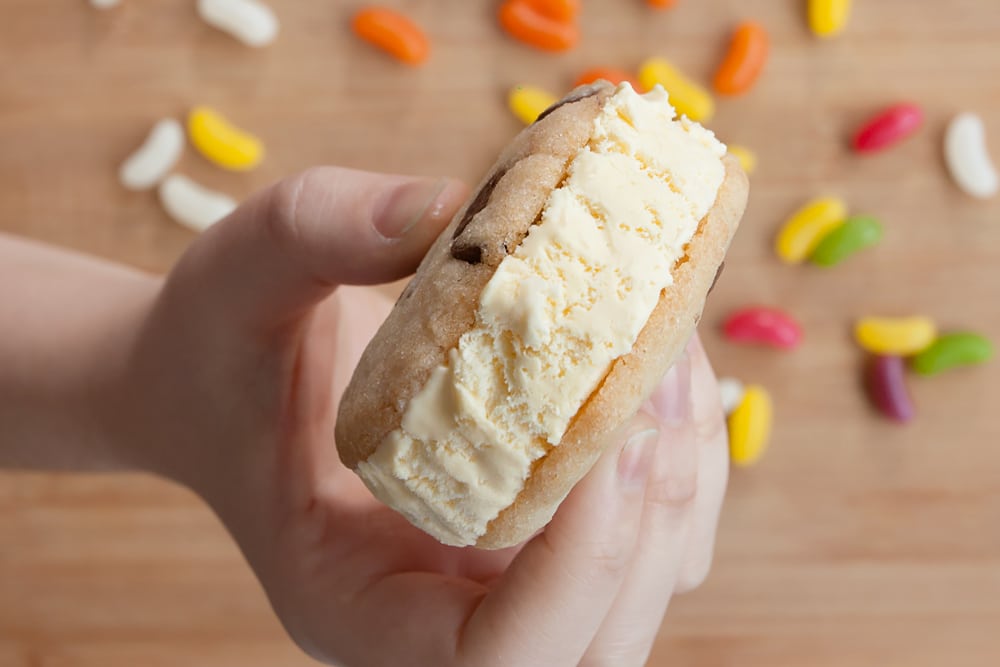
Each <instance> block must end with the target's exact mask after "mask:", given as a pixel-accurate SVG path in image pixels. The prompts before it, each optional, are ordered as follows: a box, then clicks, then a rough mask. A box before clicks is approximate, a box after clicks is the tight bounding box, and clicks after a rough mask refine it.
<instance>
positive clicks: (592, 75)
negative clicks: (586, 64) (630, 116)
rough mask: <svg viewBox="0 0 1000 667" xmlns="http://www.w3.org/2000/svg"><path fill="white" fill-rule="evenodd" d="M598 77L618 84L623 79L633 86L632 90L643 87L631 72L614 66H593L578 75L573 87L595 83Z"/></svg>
mask: <svg viewBox="0 0 1000 667" xmlns="http://www.w3.org/2000/svg"><path fill="white" fill-rule="evenodd" d="M598 79H604V80H605V81H608V82H610V83H613V84H615V85H616V86H617V85H618V84H619V83H621V82H622V81H625V82H627V83H628V84H629V85H630V86H632V90H641V88H642V86H640V85H639V81H638V80H636V79H635V78H634V77H633V76H632V75H631V74H629V73H628V72H626V71H625V70H623V69H616V68H614V67H591V68H590V69H588V70H587V71H585V72H583V73H582V74H580V76H579V77H577V79H576V82H575V83H574V84H573V87H574V88H576V87H577V86H583V85H586V84H588V83H593V82H595V81H597V80H598Z"/></svg>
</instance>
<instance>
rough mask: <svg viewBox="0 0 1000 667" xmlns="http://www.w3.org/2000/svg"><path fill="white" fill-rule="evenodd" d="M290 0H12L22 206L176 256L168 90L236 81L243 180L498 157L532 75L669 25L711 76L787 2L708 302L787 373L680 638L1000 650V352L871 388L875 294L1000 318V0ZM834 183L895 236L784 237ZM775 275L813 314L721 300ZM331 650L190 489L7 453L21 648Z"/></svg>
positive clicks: (675, 639) (179, 110) (226, 87)
mask: <svg viewBox="0 0 1000 667" xmlns="http://www.w3.org/2000/svg"><path fill="white" fill-rule="evenodd" d="M270 4H271V6H272V8H273V9H274V11H275V13H276V15H277V17H278V19H279V21H280V25H281V28H280V33H279V35H278V37H277V40H276V41H275V42H274V43H273V44H271V45H270V46H268V47H266V48H261V49H253V48H249V47H247V46H245V45H243V44H241V43H240V42H238V41H236V40H234V39H233V38H232V37H230V36H228V35H226V34H224V33H222V32H220V31H218V30H216V29H214V28H212V27H210V26H208V25H207V24H205V23H204V22H203V21H201V20H200V19H199V17H198V15H197V13H196V11H195V2H194V0H123V2H122V3H121V5H120V6H118V7H116V8H114V9H111V10H107V11H100V10H97V9H94V8H93V7H91V5H90V4H89V3H88V2H86V1H85V0H0V231H2V232H8V233H12V234H17V235H23V236H27V237H31V238H34V239H38V240H41V241H45V242H49V243H53V244H57V245H60V246H65V247H69V248H74V249H77V250H80V251H83V252H87V253H92V254H95V255H98V256H101V257H105V258H108V259H112V260H116V261H120V262H124V263H127V264H130V265H133V266H136V267H139V268H142V269H145V270H149V271H152V272H158V273H159V272H165V271H167V270H169V268H170V266H171V265H172V264H173V263H174V261H176V259H177V258H178V257H179V256H180V254H181V253H182V252H183V251H184V249H185V247H186V246H187V245H188V244H189V243H190V242H191V241H192V240H193V238H194V235H193V233H192V232H190V231H188V230H187V229H185V228H183V227H181V226H179V225H177V224H176V223H174V222H172V221H170V219H169V218H168V217H167V216H166V214H165V213H164V212H163V210H162V209H161V207H160V205H159V202H158V201H157V198H156V195H155V193H154V192H144V193H135V192H129V191H127V190H125V189H124V188H123V187H122V186H121V185H120V184H119V182H118V179H117V169H118V166H119V165H120V163H121V161H122V160H123V159H124V158H125V157H126V156H127V155H128V154H129V153H130V152H131V151H133V150H134V149H135V148H136V147H137V146H138V145H139V144H140V143H141V142H142V140H143V138H144V137H145V136H146V133H147V132H148V130H149V128H150V127H151V126H152V124H153V123H154V122H155V121H156V120H157V119H159V118H162V117H175V118H178V119H183V117H184V115H185V114H186V112H187V111H188V110H189V109H190V108H191V107H192V106H194V105H199V104H207V105H210V106H212V107H215V108H216V109H218V110H219V111H221V112H222V113H224V114H225V115H226V116H227V117H228V118H229V119H230V120H232V121H233V122H234V123H236V124H237V125H239V126H241V127H243V128H245V129H247V130H249V131H251V132H253V133H254V134H256V135H257V136H258V137H260V138H261V140H262V141H263V142H264V144H265V145H266V147H267V156H266V159H265V160H264V162H263V164H262V165H261V166H260V167H259V168H258V169H256V170H254V171H252V172H250V173H246V174H234V173H227V172H223V171H221V170H219V169H218V168H216V167H215V166H213V165H212V164H210V163H209V162H207V161H206V160H205V159H203V158H202V157H200V156H199V155H198V154H197V153H196V152H195V151H194V150H192V149H191V148H190V147H188V148H186V149H185V155H184V157H183V159H182V161H181V162H180V164H179V165H178V167H177V170H178V171H180V172H182V173H184V174H187V175H189V176H191V177H192V178H194V179H195V180H196V181H198V182H200V183H203V184H205V185H207V186H209V187H212V188H214V189H217V190H219V191H222V192H226V193H228V194H229V195H230V196H232V197H234V198H236V199H240V198H242V197H245V196H246V195H248V194H249V193H251V192H252V191H254V190H255V189H257V188H260V187H262V186H264V185H266V184H268V183H270V182H272V181H275V180H277V179H279V178H281V177H282V176H284V175H288V174H291V173H293V172H295V171H297V170H301V169H303V168H306V167H308V166H310V165H315V164H341V165H348V166H351V167H357V168H362V169H370V170H378V171H394V172H405V173H414V174H423V175H439V174H448V175H453V176H457V177H461V178H463V179H465V180H466V181H468V182H470V183H475V182H476V181H478V180H479V178H480V177H481V176H482V174H483V172H484V170H485V169H486V168H487V167H488V166H489V165H490V164H491V163H492V161H493V159H494V157H495V155H496V153H497V152H498V150H499V149H500V148H501V147H502V146H503V145H504V144H505V143H506V142H507V141H508V140H509V139H510V138H511V137H512V136H513V135H514V134H515V133H516V132H517V131H518V129H519V128H520V127H521V124H520V122H519V121H518V120H517V119H516V118H514V116H512V115H511V114H510V112H509V111H508V109H507V107H506V101H505V100H506V95H507V91H508V90H509V89H510V88H511V87H512V86H514V85H517V84H532V85H538V86H541V87H543V88H546V89H548V90H550V91H552V92H553V93H555V94H557V95H558V94H562V93H563V92H565V91H566V90H568V89H569V88H570V87H571V85H572V82H573V81H574V80H575V79H576V77H577V75H578V74H579V73H580V72H581V71H583V70H584V69H586V68H588V67H591V66H595V65H603V66H614V67H620V68H624V69H627V70H631V71H634V70H635V68H636V67H637V66H638V64H639V63H640V62H641V61H643V60H644V59H646V58H647V57H649V56H654V55H659V56H664V57H667V58H669V59H670V60H671V61H673V62H674V63H675V64H677V65H678V66H679V67H680V68H681V69H683V70H684V71H685V72H686V73H687V74H689V75H690V76H691V77H692V78H694V79H696V80H698V81H701V82H703V83H706V84H707V83H708V82H709V81H710V80H711V76H712V73H713V72H714V70H715V67H716V66H717V65H718V63H719V61H720V59H721V58H722V56H723V54H724V53H725V50H726V47H727V44H728V41H729V38H730V34H731V32H732V29H733V27H734V26H735V25H736V24H737V23H738V22H739V21H741V20H744V19H754V20H757V21H759V22H761V23H762V24H763V25H764V26H765V27H766V28H767V30H768V31H769V32H770V35H771V39H772V49H771V57H770V60H769V62H768V63H767V66H766V69H765V71H764V74H763V76H762V78H761V79H760V81H759V82H758V84H757V85H756V86H755V87H754V89H753V90H752V91H751V92H750V93H749V94H747V95H745V96H742V97H739V98H734V99H720V100H717V101H718V111H717V113H716V116H715V118H714V119H713V120H712V121H711V122H710V123H709V125H710V127H712V129H714V130H715V131H716V132H717V133H718V135H719V136H720V138H721V139H722V140H723V141H727V142H732V143H738V144H742V145H746V146H749V147H751V148H752V149H754V151H755V152H756V153H757V155H758V158H759V164H758V167H757V169H756V171H755V172H754V174H753V176H752V178H751V196H750V205H749V209H748V211H747V215H746V217H745V219H744V223H743V226H742V228H741V230H740V232H739V234H738V235H737V238H736V241H735V243H734V246H733V248H732V250H731V252H730V255H729V258H728V260H727V268H726V271H725V273H724V275H723V277H722V279H721V280H720V282H719V285H718V287H717V288H716V290H715V291H714V293H713V295H712V298H711V300H710V303H709V306H708V309H707V311H706V314H705V317H704V319H703V322H702V327H701V333H702V336H703V338H704V340H705V344H706V346H707V347H708V348H709V351H710V353H711V354H712V357H713V360H714V363H715V365H716V369H717V371H718V373H719V374H720V375H732V376H736V377H738V378H741V379H743V380H744V381H747V382H755V383H760V384H762V385H764V386H766V387H768V388H769V389H770V391H771V394H772V395H773V397H774V402H775V422H774V432H773V437H772V440H771V446H770V448H769V450H768V451H767V452H766V454H765V455H764V457H763V458H762V459H761V461H760V462H759V463H758V464H757V465H755V466H753V467H749V468H745V469H738V470H734V471H733V474H732V477H731V483H730V489H729V494H728V498H727V504H726V507H725V509H724V512H723V517H722V524H721V528H720V535H719V542H718V547H717V554H716V562H715V566H714V570H713V572H712V574H711V576H710V578H709V579H708V581H707V583H706V584H705V585H704V586H703V587H702V588H701V589H699V590H697V591H695V592H694V593H691V594H689V595H687V596H685V597H682V598H680V599H677V600H676V601H675V602H674V603H673V605H672V610H671V613H670V614H669V615H668V621H667V623H666V624H665V625H664V627H663V630H662V633H661V637H660V640H659V641H658V643H657V646H656V649H655V651H654V655H653V657H652V659H651V663H650V664H653V665H707V666H713V665H720V666H729V665H733V666H736V665H738V666H740V667H755V666H760V667H764V666H766V667H781V666H785V665H787V666H789V667H791V666H795V667H800V666H801V665H809V666H810V667H823V666H827V665H829V666H837V667H844V666H862V665H873V666H874V665H878V666H879V667H884V666H888V665H906V666H908V667H914V666H918V665H927V666H933V667H939V666H940V665H943V664H947V665H962V666H966V665H996V664H997V661H998V656H1000V633H998V632H997V629H998V628H1000V421H998V419H997V409H996V404H997V400H998V398H1000V372H998V371H997V366H996V364H994V365H986V366H982V367H978V368H973V369H964V370H961V371H955V372H952V373H948V374H945V375H942V376H940V377H935V378H929V379H923V378H916V377H913V378H911V379H910V387H911V390H912V392H913V395H914V398H915V401H916V404H917V410H918V416H917V418H916V419H915V420H914V421H913V422H911V423H910V424H908V425H906V426H899V425H896V424H893V423H890V422H887V421H885V420H884V419H883V418H881V417H880V416H879V415H878V414H877V413H876V412H875V411H874V410H873V409H872V408H871V407H870V406H869V403H868V401H867V399H866V397H865V394H864V392H863V390H862V385H861V372H860V369H861V366H862V364H863V362H864V357H863V355H862V353H861V351H860V350H859V349H858V348H857V347H856V345H855V344H854V343H853V341H852V339H851V325H852V323H853V322H854V321H855V319H856V318H858V317H860V316H863V315H870V314H882V315H906V314H925V315H928V316H931V317H933V318H934V319H935V320H937V321H938V322H939V323H940V324H941V325H942V327H945V328H959V329H972V330H976V331H979V332H981V333H983V334H985V335H986V336H987V337H989V338H991V339H992V340H993V341H994V342H997V341H1000V307H998V306H1000V199H997V198H994V199H993V200H991V201H986V202H983V201H977V200H974V199H971V198H969V197H968V196H966V195H964V194H963V193H962V192H961V191H960V190H959V189H958V188H956V187H955V185H954V184H953V183H952V181H951V180H950V179H949V178H948V175H947V172H946V170H945V165H944V160H943V157H942V140H943V134H944V128H945V126H946V123H947V121H948V120H949V119H950V118H951V117H952V116H953V115H954V114H955V113H957V112H960V111H964V110H970V111H976V112H978V113H979V114H980V115H981V116H982V118H983V120H984V122H985V126H986V132H987V141H988V143H989V146H990V148H991V150H992V153H993V155H995V156H1000V83H998V78H997V73H998V71H1000V4H998V3H997V2H996V0H953V1H952V2H947V3H945V2H913V1H912V0H858V1H857V2H855V6H854V10H853V13H852V15H851V19H850V23H849V25H848V26H847V28H846V30H845V31H844V33H843V34H842V35H840V36H839V37H837V38H836V39H834V40H819V39H817V38H816V37H814V36H813V35H812V34H811V33H810V31H809V29H808V26H807V22H806V10H805V4H806V3H805V2H804V0H678V2H677V3H676V6H675V7H674V8H673V9H670V10H669V11H655V10H653V9H651V8H649V7H648V6H647V5H646V3H645V2H643V1H642V0H582V12H581V15H580V26H581V33H582V38H581V41H580V44H579V45H578V46H577V47H576V48H575V49H573V50H572V51H570V52H567V53H564V54H558V55H551V54H546V53H543V52H539V51H536V50H533V49H531V48H529V47H527V46H525V45H523V44H520V43H518V42H515V41H512V40H511V39H510V38H508V37H507V36H506V35H505V34H504V33H503V32H502V30H501V29H500V28H499V27H498V24H497V21H496V9H497V4H498V3H496V2H492V1H482V2H480V1H472V0H470V1H468V2H445V1H444V0H439V1H437V2H435V1H432V0H385V2H384V3H383V4H385V5H387V6H390V7H394V8H396V9H399V10H401V11H402V12H404V13H405V14H407V15H408V16H409V17H411V18H412V19H413V20H415V21H416V22H417V23H418V24H420V25H421V26H422V27H423V28H424V30H425V31H426V32H427V33H428V35H429V37H430V39H431V44H432V53H431V57H430V59H429V61H428V62H427V63H426V64H425V65H424V66H422V67H419V68H413V67H408V66H405V65H402V64H400V63H399V62H397V61H395V60H393V59H391V58H389V57H387V56H386V55H384V54H383V53H381V52H379V51H376V50H375V49H373V48H372V47H371V46H370V45H368V44H366V43H364V42H361V41H360V40H359V39H357V37H356V36H354V35H353V34H352V32H351V30H350V19H351V16H352V15H353V13H354V12H355V11H356V10H357V9H358V8H359V7H360V6H362V4H363V3H360V2H347V1H338V0H308V1H307V0H271V2H270ZM903 101H909V102H914V103H917V104H919V105H921V106H922V107H923V108H924V111H925V114H926V117H925V123H924V126H923V128H922V129H921V131H920V132H919V133H918V134H917V135H916V136H914V137H912V138H911V139H909V140H907V141H906V142H904V143H902V144H900V145H899V146H896V147H895V148H893V149H891V150H889V151H886V152H884V153H879V154H876V155H873V156H869V157H859V156H858V155H856V154H854V153H853V152H852V151H851V150H850V147H849V140H850V137H851V136H852V134H853V132H854V131H855V130H856V128H857V127H858V125H859V124H860V123H862V122H863V121H864V120H865V119H866V118H868V117H870V116H871V115H872V114H873V113H875V112H877V111H878V110H880V109H882V108H884V107H886V106H888V105H890V104H893V103H896V102H903ZM824 194H832V195H837V196H840V197H843V198H844V199H845V201H846V202H847V203H848V206H849V207H850V209H851V210H852V212H859V213H869V214H872V215H874V216H877V217H878V218H879V219H881V220H882V222H883V223H884V225H885V229H886V233H885V238H884V240H883V241H882V243H881V244H880V245H879V246H877V247H876V248H874V249H872V250H868V251H865V252H863V253H861V254H859V255H858V256H856V257H853V258H851V259H850V260H848V261H847V262H845V263H844V264H842V265H840V266H838V267H834V268H831V269H825V270H823V269H819V268H816V267H813V266H810V265H802V266H792V267H790V266H787V265H783V264H781V263H780V262H779V261H778V260H777V258H776V257H775V255H774V252H773V250H772V241H773V238H774V235H775V233H776V231H777V230H778V228H779V227H780V225H781V223H782V221H783V220H784V219H786V218H787V217H788V216H789V215H790V214H791V213H792V212H793V211H794V210H795V209H797V208H798V207H799V206H800V205H801V204H802V203H803V202H805V201H806V200H808V199H810V198H812V197H814V196H818V195H824ZM397 288H398V286H391V287H389V288H387V289H390V290H393V289H397ZM752 304H769V305H775V306H780V307H782V308H784V309H785V310H787V311H788V312H789V313H792V314H793V315H794V316H795V317H796V318H797V319H798V320H799V321H800V322H801V323H802V325H803V328H804V330H805V339H804V342H803V344H802V345H801V346H800V347H799V348H798V349H797V350H795V351H793V352H782V351H775V350H769V349H759V348H747V347H737V346H734V345H732V344H731V343H728V342H726V341H725V340H724V339H723V338H722V336H721V335H720V333H719V325H720V323H721V322H722V321H723V319H724V318H725V316H726V315H727V314H728V313H729V312H730V311H732V310H733V309H735V308H738V307H742V306H746V305H752ZM6 325H7V323H4V322H0V326H6ZM0 429H2V424H0ZM309 664H313V663H312V662H311V661H310V660H309V659H308V658H306V657H304V656H303V655H301V654H300V652H299V651H298V649H296V648H295V647H294V646H293V645H292V644H291V642H290V641H289V640H288V639H286V637H285V635H284V633H283V631H282V629H281V628H280V626H279V624H278V622H277V620H276V619H275V618H274V617H273V615H272V614H271V612H270V610H269V608H268V606H267V602H266V600H265V598H264V595H263V593H262V592H261V591H260V589H259V588H258V586H257V585H256V583H255V582H254V580H253V579H252V577H251V574H250V571H249V569H248V568H247V567H246V566H245V564H244V563H243V561H242V560H241V558H240V556H239V553H238V552H237V550H236V548H235V546H234V545H233V544H232V543H231V542H230V540H229V539H228V537H227V535H226V534H225V533H224V531H223V530H222V528H221V527H220V525H219V524H218V522H217V521H216V520H215V518H214V517H213V516H212V515H211V514H210V513H209V512H208V511H207V510H206V509H205V508H204V507H203V506H202V505H201V504H199V502H198V501H197V500H196V499H195V498H194V497H193V496H191V495H190V494H188V493H187V492H186V491H184V490H182V489H179V488H177V487H175V486H172V485H169V484H167V483H164V482H161V481H159V480H156V479H152V478H149V477H145V476H116V477H101V476H48V475H29V474H3V475H0V666H3V667H7V666H11V667H28V666H31V667H36V666H45V667H116V666H118V665H128V666H130V667H131V666H133V665H143V666H145V667H156V666H160V665H192V666H203V665H204V666H206V667H208V666H211V667H226V666H229V665H234V666H235V665H239V666H240V667H257V666H261V667H263V666H264V665H268V666H270V665H288V666H292V665H309Z"/></svg>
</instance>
